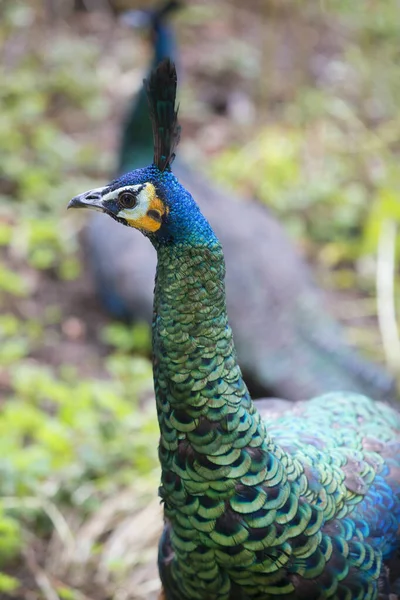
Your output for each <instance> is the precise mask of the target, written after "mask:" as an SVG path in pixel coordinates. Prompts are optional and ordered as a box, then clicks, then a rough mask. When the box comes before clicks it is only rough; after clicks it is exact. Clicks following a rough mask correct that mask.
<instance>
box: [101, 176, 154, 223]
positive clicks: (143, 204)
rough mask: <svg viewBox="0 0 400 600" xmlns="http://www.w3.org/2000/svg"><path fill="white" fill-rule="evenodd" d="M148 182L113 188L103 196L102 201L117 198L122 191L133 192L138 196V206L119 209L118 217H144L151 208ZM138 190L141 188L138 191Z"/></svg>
mask: <svg viewBox="0 0 400 600" xmlns="http://www.w3.org/2000/svg"><path fill="white" fill-rule="evenodd" d="M146 188H147V183H146V184H142V183H139V184H138V185H125V186H124V187H120V188H118V189H117V190H113V191H112V192H108V194H105V195H104V196H103V197H102V201H103V202H104V201H107V200H117V199H118V196H119V195H120V194H121V193H122V192H132V193H133V194H135V196H136V200H137V203H136V206H134V207H133V208H123V209H121V210H120V211H119V213H118V215H117V216H118V217H122V218H123V219H132V218H135V219H140V217H144V216H145V214H146V213H147V211H148V209H149V203H150V197H149V193H148V191H147V189H146ZM138 190H141V191H140V192H139V193H138Z"/></svg>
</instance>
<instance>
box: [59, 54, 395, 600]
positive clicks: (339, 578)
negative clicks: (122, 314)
mask: <svg viewBox="0 0 400 600" xmlns="http://www.w3.org/2000/svg"><path fill="white" fill-rule="evenodd" d="M176 88H177V77H176V70H175V68H174V65H173V63H171V62H170V61H169V60H168V59H166V60H164V61H163V62H162V63H160V65H159V66H158V67H157V68H156V69H155V70H154V71H153V72H152V74H151V75H150V78H149V80H148V81H147V82H146V91H147V95H148V101H149V107H150V116H151V122H152V126H153V135H154V158H153V164H152V165H151V166H148V167H144V168H139V169H136V170H134V171H132V172H129V173H127V174H125V175H122V176H121V177H119V178H117V179H115V180H114V181H112V182H111V183H109V184H108V185H106V186H105V187H101V188H97V189H93V190H90V191H88V192H86V193H83V194H80V195H78V196H76V197H75V198H73V199H72V200H71V201H70V203H69V207H71V208H81V207H82V208H91V209H95V210H97V211H100V212H102V213H105V214H107V215H109V216H110V217H112V219H113V220H114V221H116V222H117V223H118V224H123V225H126V226H128V227H127V228H126V231H129V233H132V232H131V231H130V228H135V229H138V230H139V231H141V232H142V233H143V234H144V236H145V237H146V238H148V240H149V241H150V242H151V244H152V245H153V247H154V248H155V250H156V254H157V274H156V283H155V290H154V308H153V329H152V346H153V374H154V388H155V396H156V405H157V413H158V421H159V427H160V434H161V435H160V444H159V459H160V463H161V487H160V491H159V493H160V497H161V499H162V501H163V504H164V516H165V526H164V530H163V534H162V537H161V539H160V544H159V559H158V560H159V571H160V577H161V581H162V586H163V591H162V593H161V596H160V598H163V599H164V600H274V599H277V600H278V599H279V600H292V599H297V600H299V599H300V600H317V599H318V600H325V599H335V600H367V599H368V600H377V599H379V600H389V599H390V600H393V598H394V597H395V596H393V594H392V593H391V585H392V580H393V579H394V578H395V577H396V575H397V576H398V574H399V572H400V564H399V560H398V550H399V535H400V533H399V531H400V527H399V526H400V414H399V413H398V412H396V411H395V410H394V409H393V408H392V407H390V406H388V405H386V404H384V403H381V402H374V401H373V400H371V399H370V398H368V397H366V396H363V395H361V394H355V393H353V392H351V391H347V392H345V391H341V392H330V393H327V394H325V395H323V396H320V397H317V398H314V399H312V400H309V401H301V402H298V403H291V404H290V405H289V406H290V409H287V410H286V411H285V412H282V414H280V415H277V414H275V416H274V418H273V417H272V416H271V415H270V414H269V413H268V402H265V403H263V402H260V403H256V404H253V402H252V399H251V397H250V394H249V391H248V388H247V387H246V385H245V383H244V380H243V377H242V373H241V369H240V367H239V364H238V361H237V357H236V351H235V346H234V342H233V335H232V330H231V328H230V326H229V322H228V317H227V310H226V302H225V285H224V279H225V265H224V254H223V251H222V246H221V243H220V241H219V239H218V237H217V235H216V234H215V233H214V231H213V229H212V228H211V226H210V224H209V222H208V220H207V219H206V218H205V217H204V216H203V214H202V212H201V211H200V208H199V207H198V206H197V204H196V203H195V201H194V199H193V197H192V196H191V194H190V193H189V191H187V190H186V189H185V187H183V186H182V185H181V183H180V182H179V181H178V179H177V178H176V177H175V175H174V174H173V173H172V171H171V163H172V161H173V159H174V155H175V149H176V146H177V144H178V141H179V137H180V128H179V125H178V119H177V110H176V105H175V96H176ZM247 210H251V208H249V207H248V205H243V206H242V212H243V217H242V219H241V224H242V226H244V223H245V216H244V215H245V213H246V211H247ZM258 242H259V238H258V232H257V231H256V232H254V233H253V248H254V250H253V252H254V254H257V253H258ZM123 254H126V255H127V256H128V257H129V260H130V261H132V262H136V261H138V260H142V257H141V256H139V257H137V256H136V255H135V253H131V248H130V246H129V245H127V247H126V248H125V249H124V250H123V251H122V254H120V255H119V258H120V259H121V260H123V259H124V258H125V256H123ZM310 326H311V324H310ZM264 335H265V336H268V335H270V332H269V331H268V330H265V331H264ZM296 368H297V364H296V363H293V365H292V373H291V376H292V377H293V378H294V380H296V373H295V369H296ZM257 407H258V408H257ZM396 561H397V562H396Z"/></svg>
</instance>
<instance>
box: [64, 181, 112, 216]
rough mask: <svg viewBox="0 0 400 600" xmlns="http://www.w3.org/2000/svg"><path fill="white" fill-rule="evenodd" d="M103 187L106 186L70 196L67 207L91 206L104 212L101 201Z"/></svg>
mask: <svg viewBox="0 0 400 600" xmlns="http://www.w3.org/2000/svg"><path fill="white" fill-rule="evenodd" d="M105 189H106V188H104V187H102V188H96V189H94V190H89V191H88V192H84V193H83V194H79V196H75V198H72V200H71V201H70V202H69V204H68V206H67V208H91V209H93V210H99V211H101V212H104V211H105V206H104V202H103V193H104V191H105Z"/></svg>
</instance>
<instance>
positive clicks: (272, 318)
mask: <svg viewBox="0 0 400 600" xmlns="http://www.w3.org/2000/svg"><path fill="white" fill-rule="evenodd" d="M177 7H178V3H177V2H176V1H175V2H167V4H163V5H162V6H161V7H159V9H158V10H156V11H154V10H153V11H142V12H141V13H140V17H141V19H140V20H139V19H138V13H133V17H135V15H136V18H133V17H132V13H131V15H130V16H128V17H127V20H129V21H131V22H132V20H133V21H134V22H135V24H136V25H137V23H138V22H141V23H146V22H147V23H149V25H150V27H151V31H152V37H153V40H154V44H155V46H154V48H155V49H154V57H153V60H152V67H154V66H155V65H156V64H158V63H159V61H160V60H162V59H163V58H164V57H165V56H166V55H171V54H172V56H174V54H175V51H174V47H175V40H174V36H173V32H172V30H171V28H170V26H169V24H168V23H167V18H168V16H169V15H170V14H171V13H172V11H173V10H174V9H176V8H177ZM152 155H153V141H152V130H151V123H150V120H149V118H148V113H147V99H146V94H145V92H144V90H142V91H141V92H140V93H139V95H138V97H137V98H135V99H134V100H133V102H132V105H131V108H130V111H129V113H128V115H127V117H126V119H125V121H124V125H123V135H122V140H121V148H120V156H119V164H118V173H119V174H122V173H125V172H128V171H131V170H132V169H136V168H139V167H143V166H145V165H146V164H149V163H150V162H151V160H152ZM174 171H175V173H176V175H177V176H178V178H179V180H180V181H181V182H182V183H183V185H184V187H185V188H187V189H188V190H189V191H190V192H191V193H192V195H193V196H194V197H195V198H198V199H199V204H200V208H201V210H202V211H203V213H204V215H205V216H206V218H207V219H208V220H209V221H210V222H212V223H213V226H214V228H215V231H216V234H217V236H218V238H219V239H220V240H221V243H222V246H223V248H224V253H225V258H226V263H227V276H226V287H227V304H228V311H229V314H230V320H231V323H232V328H233V331H234V334H235V340H236V346H237V349H238V355H239V360H240V364H241V367H242V370H243V373H244V378H245V380H246V382H247V383H248V385H249V387H250V389H251V391H252V393H253V394H254V395H255V396H262V395H264V396H265V395H274V396H279V397H283V398H288V399H291V400H298V399H303V398H307V397H311V396H313V395H317V394H321V393H324V392H327V391H332V390H339V389H347V390H350V391H354V392H359V393H366V394H371V395H373V396H374V397H375V398H377V399H386V398H392V397H394V394H395V392H394V383H393V379H392V378H391V377H390V376H389V375H388V374H387V373H385V372H384V370H383V369H382V368H380V367H378V366H376V365H373V364H372V363H371V362H368V361H367V360H366V359H363V358H361V357H360V356H359V355H358V354H357V353H356V352H355V351H354V350H353V349H351V348H350V347H349V345H348V344H347V343H346V341H345V337H344V334H343V331H342V329H341V327H340V326H339V325H338V323H337V322H335V320H334V319H333V318H332V317H330V316H329V314H328V313H327V311H326V310H325V306H324V302H323V299H322V297H321V294H320V292H319V290H318V289H317V288H316V286H315V284H314V282H313V279H312V276H311V274H310V270H309V268H308V267H307V265H306V264H305V263H304V262H303V261H302V260H301V258H300V257H299V255H298V252H297V250H296V249H295V247H294V245H293V244H292V243H291V241H290V240H289V238H288V237H287V235H286V234H285V232H284V230H283V228H282V227H281V225H280V224H279V223H278V221H277V220H276V219H275V218H274V217H273V216H272V215H271V214H270V213H268V211H267V210H266V208H265V207H263V206H261V205H259V204H257V203H256V202H255V201H251V200H246V199H240V198H238V197H236V196H235V195H234V194H233V193H232V192H231V191H229V192H227V191H226V190H222V191H221V190H220V189H219V188H217V187H216V186H215V185H213V184H212V183H210V182H209V181H208V180H207V179H206V178H205V177H204V176H203V175H201V174H199V173H197V172H195V171H194V170H193V169H191V168H189V167H188V166H187V164H185V163H184V162H183V161H181V160H179V159H178V160H177V161H176V163H175V165H174ZM254 239H257V249H256V252H254V244H253V240H254ZM85 254H86V256H88V257H89V262H90V265H91V269H92V272H93V273H94V280H95V282H96V288H97V290H98V293H99V295H100V297H101V299H102V301H103V303H104V305H105V306H106V308H107V309H108V310H109V311H110V312H111V313H112V314H113V315H114V316H115V317H118V318H122V319H132V318H135V319H137V320H139V321H143V320H144V321H148V322H150V321H151V315H152V299H153V280H154V272H155V268H156V255H155V253H154V251H153V249H152V248H151V246H150V244H146V240H145V239H142V238H135V236H131V235H130V231H129V230H126V231H125V230H122V231H121V228H119V227H118V224H117V223H115V222H113V221H112V220H105V219H103V218H102V216H101V215H96V216H95V218H94V219H93V220H92V221H91V222H90V224H89V226H88V229H87V233H86V252H85ZM132 256H135V260H132Z"/></svg>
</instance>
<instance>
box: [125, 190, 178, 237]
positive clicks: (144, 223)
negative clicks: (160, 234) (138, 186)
mask: <svg viewBox="0 0 400 600" xmlns="http://www.w3.org/2000/svg"><path fill="white" fill-rule="evenodd" d="M139 202H140V208H141V209H142V210H140V211H136V215H135V218H129V216H128V215H124V218H125V219H126V221H127V223H128V224H129V225H130V226H131V227H135V228H137V229H143V230H144V231H149V232H151V233H154V232H155V231H158V230H159V229H160V227H161V224H162V218H163V216H164V215H165V213H167V212H168V209H167V207H166V206H165V205H164V203H163V202H162V201H161V200H160V198H159V197H158V196H157V194H156V190H155V187H154V185H152V184H151V183H147V184H146V187H145V189H144V190H143V191H142V192H141V193H140V194H139ZM126 212H127V211H126Z"/></svg>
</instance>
